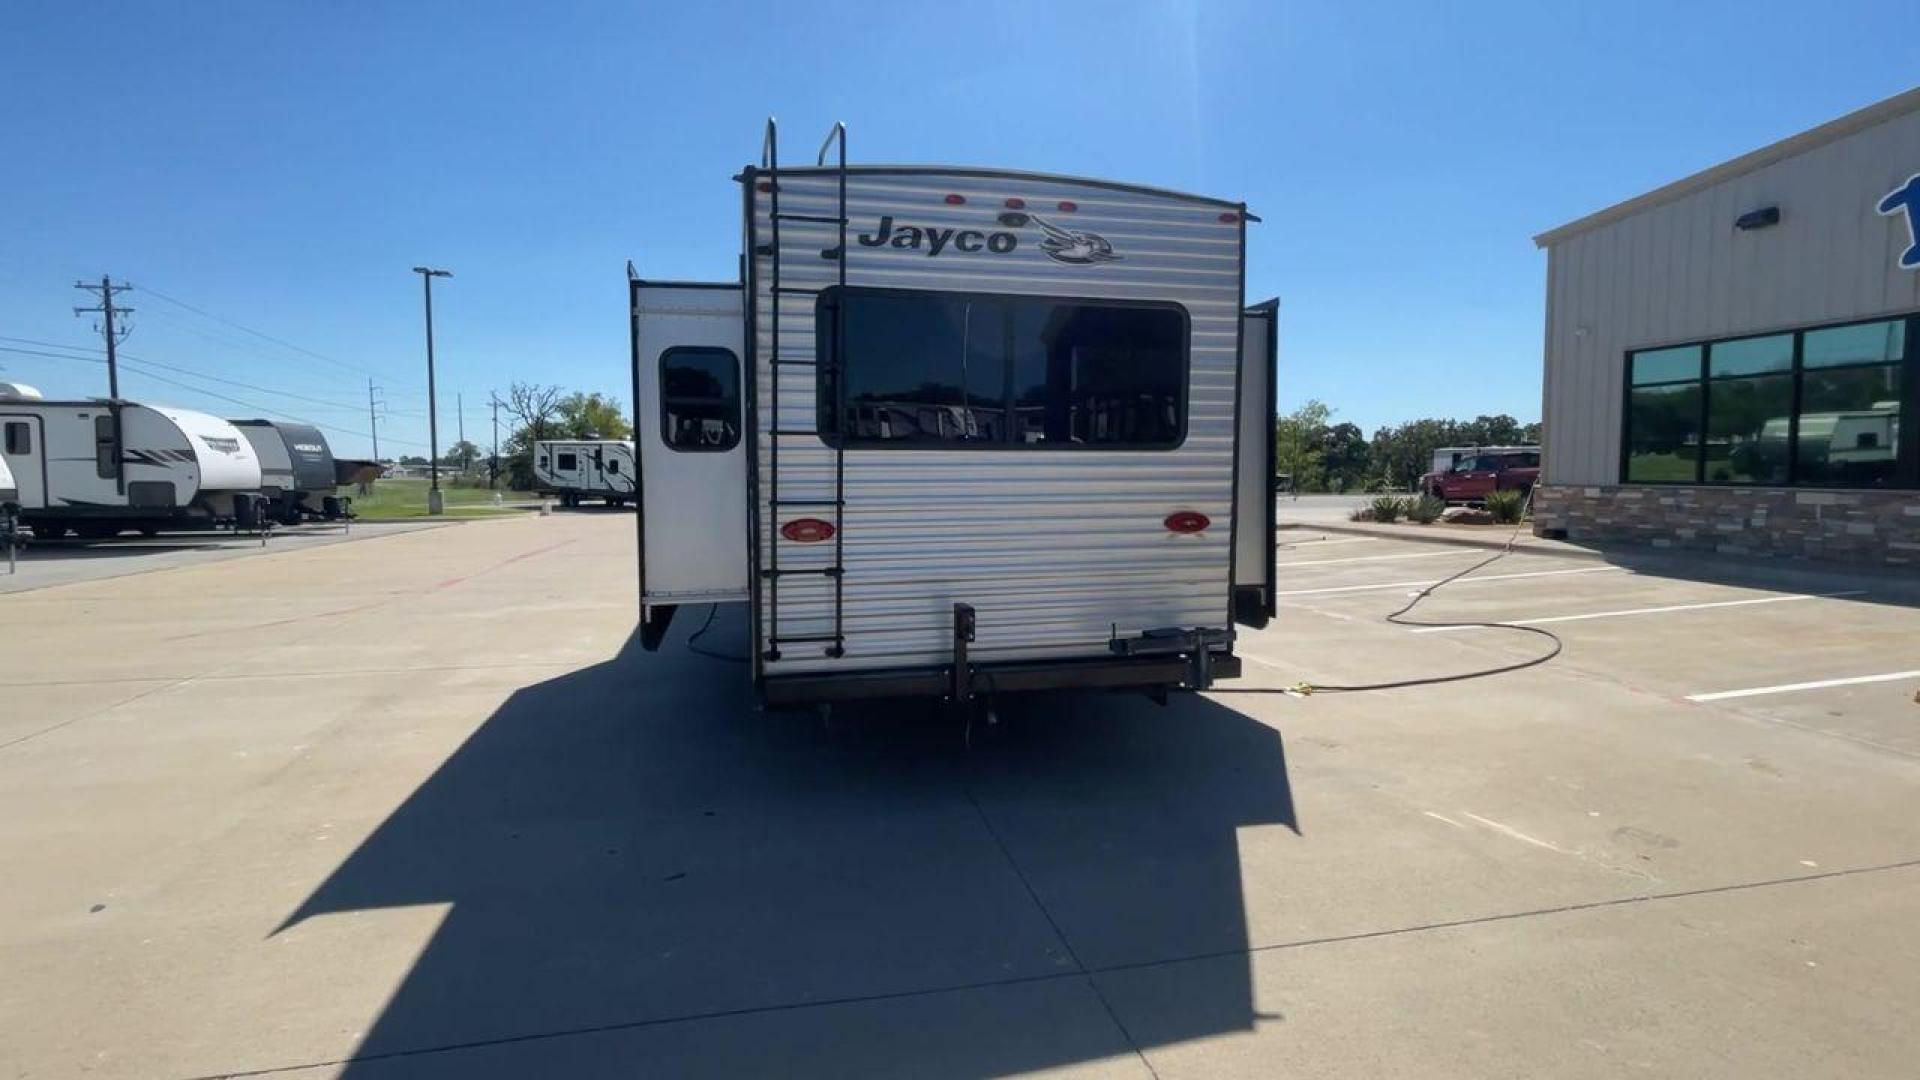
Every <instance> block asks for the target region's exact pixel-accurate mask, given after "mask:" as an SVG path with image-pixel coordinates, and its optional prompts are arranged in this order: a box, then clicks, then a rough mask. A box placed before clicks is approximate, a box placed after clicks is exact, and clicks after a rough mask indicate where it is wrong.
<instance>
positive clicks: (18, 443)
mask: <svg viewBox="0 0 1920 1080" xmlns="http://www.w3.org/2000/svg"><path fill="white" fill-rule="evenodd" d="M7 453H9V454H31V453H33V427H32V426H31V425H30V424H28V423H27V422H26V421H25V420H9V421H8V422H7Z"/></svg>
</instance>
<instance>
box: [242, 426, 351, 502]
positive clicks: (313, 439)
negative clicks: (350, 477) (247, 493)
mask: <svg viewBox="0 0 1920 1080" xmlns="http://www.w3.org/2000/svg"><path fill="white" fill-rule="evenodd" d="M232 423H233V426H234V427H236V428H239V429H240V434H241V435H244V436H245V437H246V439H247V441H248V442H249V443H252V444H253V452H254V454H255V456H257V457H258V458H259V459H260V494H261V496H262V497H263V498H265V499H266V500H267V513H268V515H269V516H270V517H272V518H273V520H275V521H277V522H279V523H281V524H282V525H297V524H299V523H300V522H302V521H309V520H322V521H333V520H336V519H339V518H342V517H347V516H350V515H351V513H352V501H351V500H343V499H340V498H338V497H336V496H335V495H334V488H335V487H336V484H335V475H336V474H335V469H334V462H333V451H332V449H331V448H329V447H328V446H327V437H326V436H325V435H323V434H321V433H320V429H319V428H316V427H314V426H313V425H311V424H295V423H290V422H288V421H285V420H235V421H232Z"/></svg>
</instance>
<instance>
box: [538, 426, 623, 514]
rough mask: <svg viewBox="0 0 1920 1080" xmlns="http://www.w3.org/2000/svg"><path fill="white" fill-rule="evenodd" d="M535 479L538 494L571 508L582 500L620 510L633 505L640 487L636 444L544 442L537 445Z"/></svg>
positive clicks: (557, 440) (568, 441)
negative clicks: (635, 460) (590, 500)
mask: <svg viewBox="0 0 1920 1080" xmlns="http://www.w3.org/2000/svg"><path fill="white" fill-rule="evenodd" d="M533 479H534V490H535V492H536V493H537V494H540V495H557V496H559V498H560V501H561V502H562V503H563V504H564V505H567V506H578V505H580V500H582V499H601V500H604V501H605V502H606V504H607V505H608V506H619V505H621V504H622V503H627V502H632V501H633V499H634V494H635V490H634V489H635V487H636V486H637V485H638V484H639V474H638V473H637V472H636V471H635V470H634V461H633V444H632V443H630V442H627V441H626V440H623V439H542V440H541V441H539V442H536V443H534V444H533Z"/></svg>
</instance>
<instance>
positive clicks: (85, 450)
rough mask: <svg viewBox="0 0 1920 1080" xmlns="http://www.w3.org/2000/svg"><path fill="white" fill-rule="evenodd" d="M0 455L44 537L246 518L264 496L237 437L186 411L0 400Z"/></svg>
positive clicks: (23, 515) (100, 402)
mask: <svg viewBox="0 0 1920 1080" xmlns="http://www.w3.org/2000/svg"><path fill="white" fill-rule="evenodd" d="M0 452H3V455H4V458H5V460H6V463H7V466H8V468H9V470H10V471H11V472H12V473H13V476H14V483H15V486H16V487H17V488H18V490H19V503H20V519H21V521H22V522H24V523H25V524H27V525H28V526H30V527H31V528H32V529H33V531H34V535H35V536H37V537H42V538H49V537H60V536H64V535H65V534H66V533H68V532H69V531H72V532H76V533H78V534H80V535H81V536H112V535H113V534H115V533H118V532H122V531H124V530H127V529H138V530H140V531H142V532H153V531H157V530H159V529H163V528H178V527H183V526H185V527H192V526H206V525H212V524H219V523H223V522H227V521H233V520H243V519H244V518H245V517H246V515H247V513H248V507H249V506H250V501H251V500H252V499H254V498H255V497H256V493H257V492H258V491H259V490H260V461H259V458H258V457H256V456H255V454H254V451H253V446H252V445H251V444H250V443H248V441H247V440H246V438H245V437H244V436H242V435H241V434H240V431H239V429H238V428H235V427H234V426H233V425H232V424H229V423H228V422H226V421H225V420H220V419H217V418H215V417H212V416H208V415H206V414H205V413H198V412H192V411H190V410H187V409H174V408H167V407H164V406H156V405H141V404H138V403H135V402H131V401H124V400H116V401H109V400H106V399H93V400H89V401H46V400H43V399H41V398H40V397H38V395H37V394H36V395H33V396H27V395H23V394H18V393H16V394H13V395H10V396H8V397H5V398H0Z"/></svg>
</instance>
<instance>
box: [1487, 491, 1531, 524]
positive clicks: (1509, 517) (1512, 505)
mask: <svg viewBox="0 0 1920 1080" xmlns="http://www.w3.org/2000/svg"><path fill="white" fill-rule="evenodd" d="M1526 510H1527V496H1526V493H1525V492H1522V491H1495V492H1491V493H1489V494H1488V495H1487V513H1489V514H1492V515H1493V520H1494V523H1495V524H1499V525H1518V524H1519V523H1520V518H1521V516H1522V515H1523V514H1525V513H1526Z"/></svg>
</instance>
